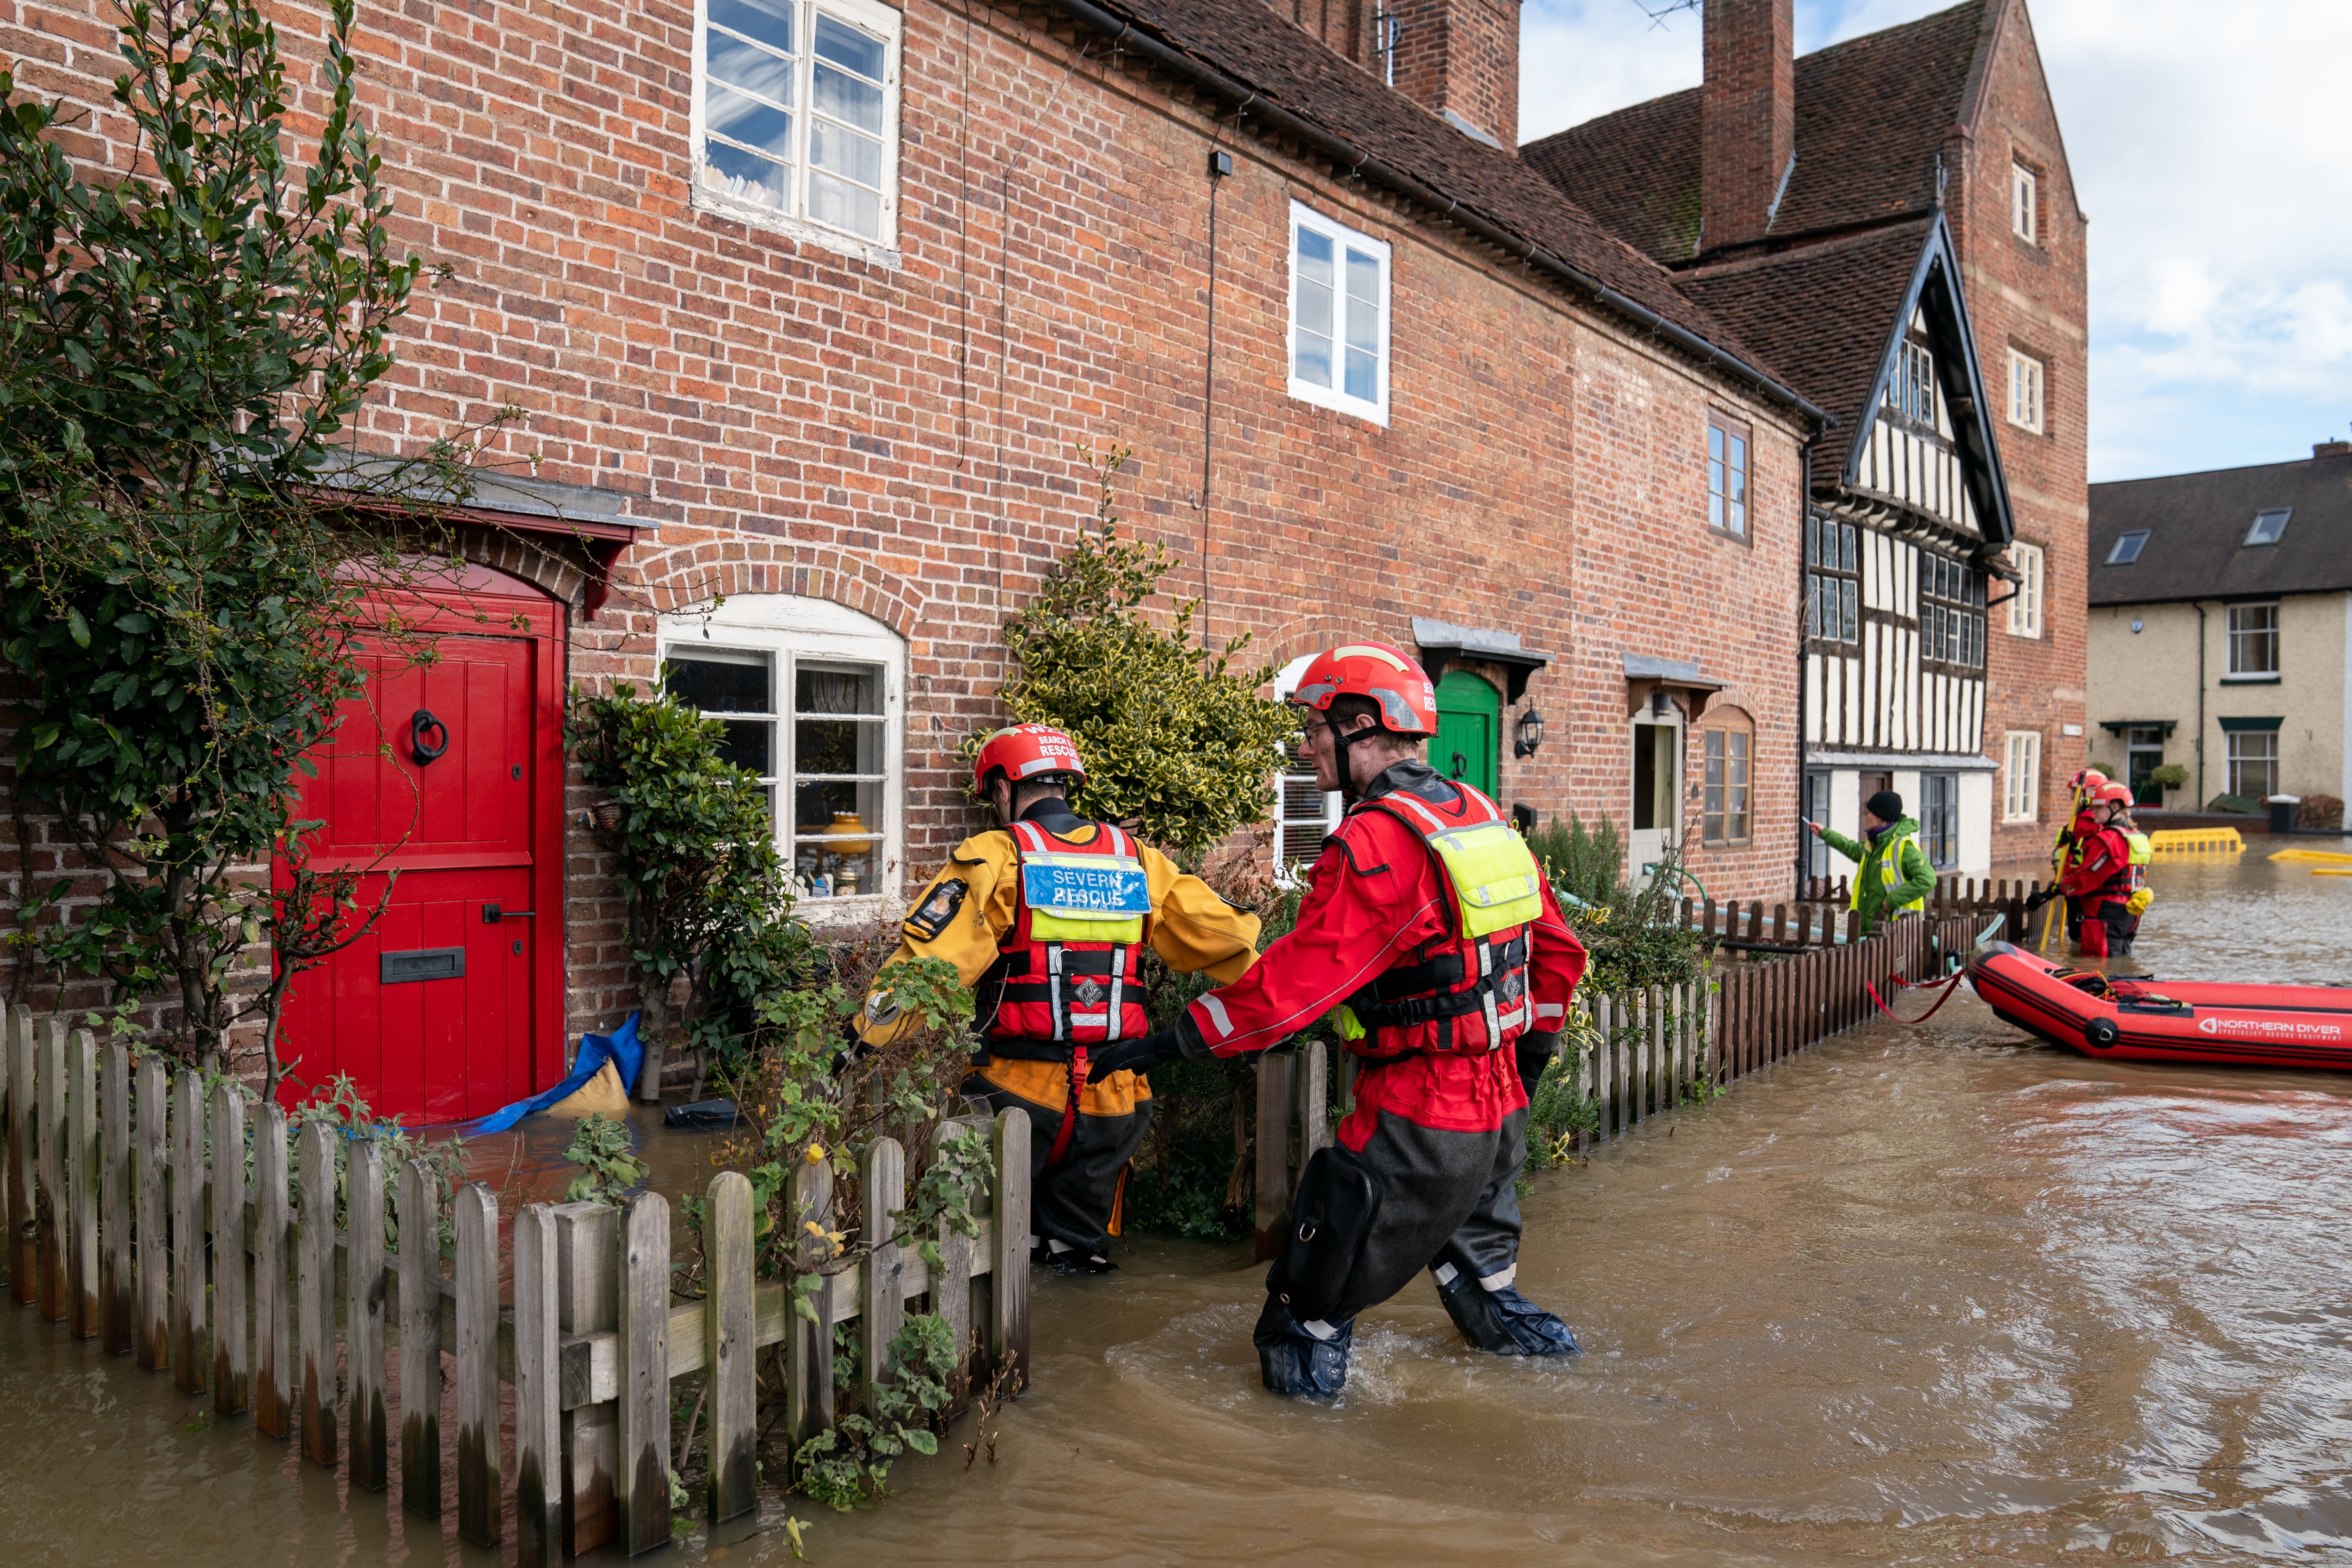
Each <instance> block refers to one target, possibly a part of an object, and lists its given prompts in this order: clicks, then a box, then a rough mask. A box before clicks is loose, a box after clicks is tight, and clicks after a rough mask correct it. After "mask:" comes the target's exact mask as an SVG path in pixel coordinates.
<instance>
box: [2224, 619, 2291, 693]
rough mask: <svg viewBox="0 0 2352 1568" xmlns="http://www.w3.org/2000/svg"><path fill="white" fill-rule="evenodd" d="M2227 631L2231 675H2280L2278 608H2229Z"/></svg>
mask: <svg viewBox="0 0 2352 1568" xmlns="http://www.w3.org/2000/svg"><path fill="white" fill-rule="evenodd" d="M2229 630H2230V673H2231V675H2240V676H2244V675H2257V676H2259V675H2276V674H2277V673H2278V672H2279V607H2278V606H2277V605H2231V606H2230V609H2229Z"/></svg>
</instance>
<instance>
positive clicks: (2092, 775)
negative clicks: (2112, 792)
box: [2066, 768, 2107, 799]
mask: <svg viewBox="0 0 2352 1568" xmlns="http://www.w3.org/2000/svg"><path fill="white" fill-rule="evenodd" d="M2066 782H2067V784H2070V785H2072V786H2073V788H2074V793H2075V794H2077V795H2090V796H2091V797H2092V798H2094V799H2096V798H2097V796H2098V793H2099V791H2100V790H2102V789H2104V788H2105V787H2106V783H2107V775H2106V774H2105V773H2101V772H2100V771H2099V770H2098V769H2096V768H2084V770H2083V771H2082V772H2081V773H2076V774H2075V775H2074V777H2073V778H2071V779H2068V780H2067V781H2066Z"/></svg>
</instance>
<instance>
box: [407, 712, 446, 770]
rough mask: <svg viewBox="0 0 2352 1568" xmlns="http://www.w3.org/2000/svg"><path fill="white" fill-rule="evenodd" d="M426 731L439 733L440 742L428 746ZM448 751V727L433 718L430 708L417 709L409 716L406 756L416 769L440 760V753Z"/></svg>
mask: <svg viewBox="0 0 2352 1568" xmlns="http://www.w3.org/2000/svg"><path fill="white" fill-rule="evenodd" d="M428 730H438V731H441V740H440V743H439V744H437V745H435V744H428V743H427V742H426V741H425V731H428ZM448 749H449V726H448V725H446V724H444V723H443V722H441V721H440V720H438V719H436V718H435V717H433V710H431V709H430V708H419V709H418V710H416V711H415V713H414V714H412V715H410V716H409V721H408V754H409V756H410V757H411V758H413V759H414V760H415V763H416V765H417V766H418V767H420V768H421V767H423V766H425V763H430V762H435V761H437V760H438V759H439V758H440V755H441V753H442V752H446V751H447V750H448Z"/></svg>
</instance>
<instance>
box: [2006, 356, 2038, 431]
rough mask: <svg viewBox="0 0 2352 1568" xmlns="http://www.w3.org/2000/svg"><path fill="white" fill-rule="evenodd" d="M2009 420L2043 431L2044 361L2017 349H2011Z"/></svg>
mask: <svg viewBox="0 0 2352 1568" xmlns="http://www.w3.org/2000/svg"><path fill="white" fill-rule="evenodd" d="M2009 422H2010V423H2011V425H2014V426H2018V427H2019V428H2021V429H2024V430H2031V431H2032V432H2033V433H2034V434H2036V435H2040V434H2041V433H2042V362H2041V361H2040V360H2038V359H2035V358H2034V357H2033V356H2032V354H2029V353H2019V352H2018V351H2017V350H2015V349H2011V350H2010V351H2009Z"/></svg>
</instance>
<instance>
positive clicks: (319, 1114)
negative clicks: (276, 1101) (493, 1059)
mask: <svg viewBox="0 0 2352 1568" xmlns="http://www.w3.org/2000/svg"><path fill="white" fill-rule="evenodd" d="M286 1121H287V1133H288V1150H287V1152H288V1153H289V1155H291V1154H292V1153H293V1152H294V1145H293V1139H294V1137H295V1136H297V1135H299V1133H300V1131H301V1130H302V1129H303V1128H305V1127H309V1126H311V1125H313V1124H316V1125H320V1126H323V1127H325V1128H326V1129H327V1131H330V1132H331V1133H333V1134H334V1136H333V1137H332V1138H331V1139H329V1140H328V1147H329V1149H330V1150H331V1151H332V1152H333V1156H334V1162H335V1214H336V1216H337V1220H338V1223H342V1224H348V1223H349V1220H348V1217H347V1216H348V1213H349V1209H350V1203H349V1198H350V1191H349V1182H350V1169H351V1147H352V1143H353V1142H356V1141H358V1140H359V1139H362V1138H373V1140H375V1142H376V1146H377V1148H378V1149H379V1150H380V1151H381V1152H382V1154H383V1174H384V1185H385V1187H386V1190H387V1191H396V1190H397V1187H396V1184H397V1182H398V1181H399V1173H400V1172H401V1171H403V1170H404V1169H406V1168H407V1165H408V1163H409V1162H410V1161H411V1160H422V1161H424V1162H425V1167H426V1169H428V1170H429V1171H431V1172H432V1173H433V1185H434V1189H435V1192H436V1195H437V1199H438V1201H437V1203H436V1205H435V1206H436V1208H437V1209H438V1211H439V1213H440V1215H441V1226H440V1235H439V1237H437V1238H436V1240H437V1242H438V1245H439V1248H440V1251H441V1254H442V1256H444V1257H449V1256H452V1255H454V1253H455V1252H456V1249H457V1211H456V1209H455V1208H454V1207H453V1206H452V1205H451V1200H452V1199H453V1198H455V1197H456V1196H457V1189H458V1188H459V1187H460V1186H462V1185H464V1184H465V1182H466V1140H465V1139H463V1138H458V1137H449V1138H434V1139H429V1140H428V1139H424V1138H420V1137H418V1136H417V1135H416V1134H415V1132H413V1131H410V1130H409V1129H408V1128H406V1127H404V1126H403V1125H402V1124H401V1120H400V1118H399V1117H397V1116H389V1117H384V1116H378V1115H377V1114H376V1113H375V1111H374V1110H373V1109H371V1108H370V1107H369V1105H368V1102H367V1100H365V1099H364V1098H362V1096H361V1094H360V1090H359V1085H357V1084H355V1083H353V1082H352V1080H351V1079H350V1078H349V1077H348V1076H347V1075H345V1074H342V1073H337V1074H336V1075H335V1076H334V1077H333V1078H332V1079H330V1080H328V1083H327V1087H326V1089H325V1090H324V1091H323V1092H321V1093H320V1094H317V1095H314V1096H312V1097H311V1099H310V1100H307V1101H305V1102H304V1103H303V1104H301V1105H299V1106H297V1107H295V1108H294V1110H292V1111H291V1112H289V1114H288V1116H287V1118H286ZM258 1131H259V1119H258V1118H255V1117H250V1116H248V1117H247V1119H246V1146H245V1147H246V1173H247V1177H248V1178H249V1177H250V1176H251V1174H252V1171H253V1139H254V1137H255V1135H256V1134H257V1132H258ZM286 1188H287V1201H288V1202H289V1204H290V1205H293V1206H294V1208H295V1209H296V1210H297V1211H298V1212H299V1209H300V1206H301V1201H302V1168H301V1162H300V1161H299V1159H295V1160H290V1161H289V1166H288V1170H287V1173H286ZM398 1210H399V1205H396V1204H391V1203H387V1204H385V1205H384V1216H383V1230H384V1245H386V1246H387V1247H398V1246H399V1245H400V1223H399V1212H398Z"/></svg>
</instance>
